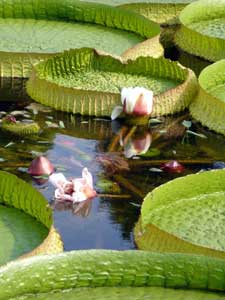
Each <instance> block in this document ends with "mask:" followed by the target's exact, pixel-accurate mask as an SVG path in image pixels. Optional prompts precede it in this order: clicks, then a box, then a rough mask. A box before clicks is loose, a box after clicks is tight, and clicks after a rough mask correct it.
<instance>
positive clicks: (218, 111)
mask: <svg viewBox="0 0 225 300" xmlns="http://www.w3.org/2000/svg"><path fill="white" fill-rule="evenodd" d="M199 84H200V89H199V92H198V94H197V97H196V98H195V100H194V102H193V104H192V105H191V106H190V112H191V114H192V116H193V117H194V118H195V119H197V120H198V121H200V122H201V123H202V124H203V125H205V126H207V127H209V129H212V130H215V131H216V132H218V133H222V134H223V135H225V123H224V116H225V88H224V86H225V59H222V60H220V61H218V62H216V63H214V64H212V65H210V66H208V67H206V68H205V69H204V70H203V71H202V72H201V74H200V76H199Z"/></svg>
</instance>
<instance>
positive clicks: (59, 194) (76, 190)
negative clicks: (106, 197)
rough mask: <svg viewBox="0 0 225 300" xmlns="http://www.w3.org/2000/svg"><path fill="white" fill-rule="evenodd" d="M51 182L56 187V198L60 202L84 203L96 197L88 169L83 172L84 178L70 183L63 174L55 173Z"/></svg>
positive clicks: (51, 177)
mask: <svg viewBox="0 0 225 300" xmlns="http://www.w3.org/2000/svg"><path fill="white" fill-rule="evenodd" d="M49 180H50V182H51V183H52V184H53V185H54V186H55V187H56V190H55V198H56V199H57V200H59V201H72V202H73V203H76V202H82V201H85V200H87V199H89V198H93V197H95V196H96V191H95V190H94V188H93V178H92V175H91V173H90V172H89V171H88V169H87V168H84V169H83V171H82V178H76V179H73V180H70V181H68V180H67V179H66V177H65V176H64V175H63V174H62V173H53V174H52V175H51V176H50V177H49Z"/></svg>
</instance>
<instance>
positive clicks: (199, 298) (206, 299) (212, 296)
mask: <svg viewBox="0 0 225 300" xmlns="http://www.w3.org/2000/svg"><path fill="white" fill-rule="evenodd" d="M62 297H63V300H72V299H78V300H86V299H89V300H105V299H113V300H121V299H129V300H141V299H145V300H153V299H154V300H174V299H176V300H190V299H191V300H220V299H225V296H224V295H223V294H219V293H212V292H211V293H209V292H205V291H193V290H176V289H165V288H160V287H150V288H149V287H136V288H135V287H103V288H79V289H72V290H68V291H63V292H54V293H48V294H38V295H35V296H31V295H29V296H27V297H24V296H22V297H18V298H16V299H17V300H32V299H36V300H50V299H54V300H62ZM14 299H15V298H14ZM12 300H13V299H12Z"/></svg>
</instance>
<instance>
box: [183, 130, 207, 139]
mask: <svg viewBox="0 0 225 300" xmlns="http://www.w3.org/2000/svg"><path fill="white" fill-rule="evenodd" d="M186 132H187V133H189V134H192V135H195V136H198V137H200V138H202V139H207V136H206V135H204V134H202V133H197V132H194V131H192V130H187V131H186Z"/></svg>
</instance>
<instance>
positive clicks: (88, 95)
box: [27, 48, 198, 117]
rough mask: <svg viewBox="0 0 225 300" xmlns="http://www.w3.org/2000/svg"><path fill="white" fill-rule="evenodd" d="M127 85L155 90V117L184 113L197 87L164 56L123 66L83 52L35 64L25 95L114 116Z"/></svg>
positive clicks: (59, 106) (66, 107)
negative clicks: (121, 93)
mask: <svg viewBox="0 0 225 300" xmlns="http://www.w3.org/2000/svg"><path fill="white" fill-rule="evenodd" d="M129 86H142V87H145V88H148V89H150V90H153V92H154V105H153V114H152V116H153V117H154V116H156V115H157V116H159V115H166V114H171V113H175V112H178V111H181V110H183V109H185V108H186V107H187V106H188V105H189V104H190V102H191V101H192V98H193V97H194V96H195V94H196V92H197V88H198V86H197V81H196V78H195V75H194V74H193V73H192V72H191V71H190V70H188V69H185V68H183V67H181V66H180V65H179V64H178V63H176V62H172V61H169V60H167V59H165V58H158V59H156V58H151V57H140V58H137V59H136V60H129V61H128V62H125V63H123V62H122V61H121V60H119V59H117V58H115V57H112V56H109V55H103V54H99V53H98V52H97V51H95V50H93V49H90V48H81V49H77V50H70V51H66V52H64V53H63V54H61V55H58V56H55V57H54V58H51V59H49V60H47V61H44V62H42V63H40V64H38V65H36V66H35V68H34V72H33V74H32V76H31V78H30V80H29V81H28V84H27V91H28V93H29V95H30V96H31V97H32V98H33V99H35V100H36V101H38V102H40V103H42V104H45V105H48V106H52V107H54V108H55V109H59V110H62V111H67V112H73V113H80V114H83V115H96V116H111V113H112V110H113V108H114V107H115V106H118V105H120V104H121V103H120V102H121V100H120V98H121V97H120V92H121V89H122V88H123V87H129ZM53 90H54V93H53Z"/></svg>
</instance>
